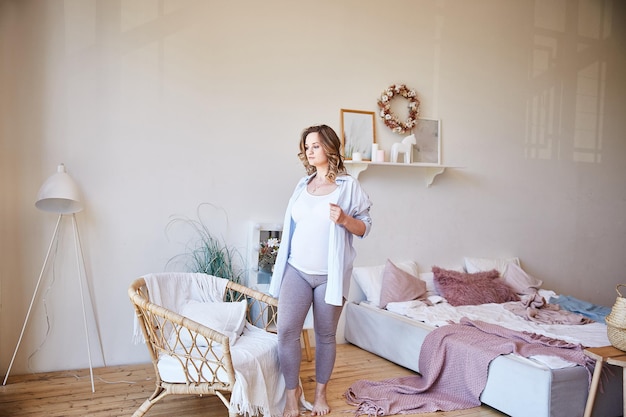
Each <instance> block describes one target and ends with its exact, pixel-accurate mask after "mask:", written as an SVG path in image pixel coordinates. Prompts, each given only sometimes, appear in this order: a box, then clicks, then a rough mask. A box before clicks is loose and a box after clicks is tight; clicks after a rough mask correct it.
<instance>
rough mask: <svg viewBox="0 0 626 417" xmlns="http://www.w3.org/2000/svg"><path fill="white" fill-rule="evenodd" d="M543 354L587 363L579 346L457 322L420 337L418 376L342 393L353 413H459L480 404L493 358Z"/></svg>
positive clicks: (363, 383)
mask: <svg viewBox="0 0 626 417" xmlns="http://www.w3.org/2000/svg"><path fill="white" fill-rule="evenodd" d="M509 353H516V354H518V355H520V356H524V357H529V356H533V355H549V356H557V357H560V358H563V359H565V360H567V361H570V362H574V363H576V364H579V365H582V366H585V367H586V368H587V370H588V371H589V376H590V377H591V369H592V367H593V362H592V361H591V360H590V359H589V358H587V357H586V356H585V354H584V353H583V348H582V347H581V345H578V344H572V343H568V342H564V341H561V340H557V339H551V338H548V337H545V336H541V335H537V334H531V333H525V332H517V331H514V330H510V329H507V328H504V327H501V326H498V325H495V324H488V323H484V322H480V321H470V320H469V319H467V318H463V319H461V321H460V323H459V324H450V325H448V326H443V327H439V328H437V329H435V330H433V331H432V332H430V333H429V334H428V335H427V336H426V338H425V339H424V344H423V345H422V349H421V353H420V357H419V369H420V370H423V371H422V375H412V376H406V377H400V378H391V379H386V380H382V381H378V382H376V381H365V380H360V381H357V382H355V383H354V384H352V385H351V386H350V388H348V390H347V391H346V393H345V397H346V400H347V402H348V404H351V405H356V406H358V407H357V409H356V411H355V415H357V416H360V415H368V416H385V415H393V414H417V413H430V412H435V411H451V410H460V409H466V408H472V407H478V406H479V405H480V395H481V393H482V392H483V390H484V388H485V385H486V383H487V373H488V369H489V364H490V363H491V361H492V360H493V359H495V358H496V357H497V356H499V355H505V354H509Z"/></svg>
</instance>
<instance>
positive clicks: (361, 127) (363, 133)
mask: <svg viewBox="0 0 626 417" xmlns="http://www.w3.org/2000/svg"><path fill="white" fill-rule="evenodd" d="M340 115H341V152H342V154H343V157H344V158H345V159H346V160H352V159H353V158H352V156H353V154H354V153H355V152H358V153H360V154H361V160H363V161H371V160H372V144H373V143H376V129H375V120H376V114H375V113H374V112H373V111H365V110H348V109H341V112H340Z"/></svg>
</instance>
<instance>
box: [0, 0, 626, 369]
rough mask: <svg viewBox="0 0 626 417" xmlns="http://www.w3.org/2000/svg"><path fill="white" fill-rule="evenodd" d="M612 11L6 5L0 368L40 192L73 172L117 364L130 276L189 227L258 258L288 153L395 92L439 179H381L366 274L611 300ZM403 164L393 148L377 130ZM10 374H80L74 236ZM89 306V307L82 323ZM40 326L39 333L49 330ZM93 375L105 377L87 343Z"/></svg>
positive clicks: (31, 278) (485, 0)
mask: <svg viewBox="0 0 626 417" xmlns="http://www.w3.org/2000/svg"><path fill="white" fill-rule="evenodd" d="M625 17H626V12H625V10H624V4H623V3H622V2H618V1H615V2H612V1H596V0H588V1H566V0H560V1H556V0H553V1H546V0H542V1H537V2H533V1H528V0H510V1H501V0H476V1H434V0H421V1H416V0H404V1H400V0H394V1H388V2H378V1H356V0H352V1H333V0H324V1H316V2H292V1H288V0H283V1H277V0H272V1H264V2H258V1H252V0H245V1H243V0H242V1H236V2H227V1H192V0H178V1H175V0H171V1H167V0H163V1H154V0H134V1H131V0H125V1H113V0H65V1H62V0H49V1H45V2H43V1H38V0H0V54H1V55H0V91H2V94H0V144H1V145H0V146H1V148H0V184H1V187H2V188H1V190H0V191H1V192H0V195H1V196H2V197H1V198H2V200H1V201H2V205H1V206H0V207H1V208H2V214H1V215H0V219H1V220H0V222H1V223H0V225H1V228H2V229H1V233H0V244H1V246H0V259H1V262H0V297H1V298H0V300H1V304H0V370H1V371H2V374H4V373H5V371H6V369H7V367H8V362H9V360H10V358H11V355H12V353H13V350H14V348H15V343H16V341H17V338H18V336H19V333H20V329H21V325H22V321H23V320H22V319H23V317H24V316H25V314H26V311H27V308H28V305H29V302H30V298H31V296H32V293H33V290H34V288H35V284H36V281H37V277H38V275H39V272H40V268H41V265H42V263H43V258H44V255H45V252H46V249H47V245H48V243H49V240H50V238H51V236H52V231H53V228H54V224H55V221H56V217H55V216H54V215H51V214H48V213H44V212H41V211H38V210H37V209H36V208H35V207H34V200H35V197H36V194H37V191H38V189H39V187H40V185H41V183H42V182H43V181H44V180H45V179H46V178H47V177H48V176H49V175H51V174H52V173H53V172H54V171H55V170H56V165H57V164H58V163H60V162H64V163H65V164H66V166H67V168H68V171H69V172H70V174H71V175H73V176H74V178H75V179H76V180H77V181H78V183H79V184H80V186H81V189H82V191H83V194H84V201H85V205H86V207H85V210H84V211H83V212H81V213H79V214H78V215H77V219H78V223H79V228H80V231H81V238H82V240H83V246H84V253H85V257H86V261H87V262H86V272H87V274H86V276H87V281H88V282H89V285H90V288H91V291H92V296H93V305H94V311H95V316H96V320H95V321H94V319H93V318H91V317H90V318H89V322H90V328H92V329H93V328H95V325H94V323H95V322H97V325H98V328H99V331H100V336H101V339H102V347H103V352H104V356H105V357H106V363H107V365H114V364H125V363H134V362H143V361H146V360H147V352H146V349H145V347H144V346H142V345H139V346H135V345H133V344H132V343H131V334H132V314H133V313H132V309H131V304H130V302H129V300H128V298H127V295H126V289H127V287H128V285H129V283H130V282H131V281H132V280H133V279H135V278H136V277H138V276H140V275H141V274H143V273H147V272H153V271H162V270H164V269H166V264H167V261H168V260H169V259H170V258H171V257H173V256H174V255H176V254H178V253H180V252H181V251H183V250H184V244H185V242H186V241H187V240H188V239H189V238H190V236H191V232H190V231H189V230H185V229H184V228H174V229H171V230H170V233H168V234H166V226H167V224H168V222H169V221H170V220H171V219H172V218H173V216H189V217H192V218H194V217H195V216H196V209H197V207H198V206H199V205H200V204H202V203H212V204H214V205H216V206H218V207H220V208H222V209H223V212H225V213H226V215H227V221H228V222H227V224H226V222H225V220H224V215H223V212H221V211H220V210H212V209H207V210H205V211H203V216H204V217H205V220H206V221H207V223H209V225H210V226H211V227H212V228H213V230H216V232H218V233H219V234H222V235H223V236H224V237H225V239H226V240H227V241H228V242H229V243H230V244H231V245H233V246H235V247H237V248H240V249H241V251H242V252H243V253H244V254H245V252H246V250H247V249H246V244H247V239H248V233H249V226H250V223H251V222H253V221H264V222H276V221H278V222H280V221H281V219H282V215H283V210H284V208H285V204H286V201H287V199H288V197H289V195H290V193H291V191H292V188H293V186H294V185H295V183H296V181H297V180H298V179H299V178H300V176H301V175H303V173H304V171H303V169H302V167H301V165H300V164H299V162H298V160H297V158H296V153H297V142H298V137H299V134H300V132H301V130H302V129H303V128H304V127H306V126H308V125H310V124H314V123H322V122H323V123H328V124H330V125H331V126H333V127H335V128H336V129H339V123H340V122H339V110H340V109H341V108H346V109H360V110H368V111H375V110H376V100H377V99H378V97H379V96H380V93H381V92H382V90H383V89H385V88H386V87H387V86H389V85H390V84H392V83H396V82H400V83H406V84H407V85H409V87H412V88H414V89H416V90H417V92H418V94H419V97H420V100H421V102H422V106H421V115H422V116H423V117H427V118H438V119H441V121H442V146H443V162H444V163H445V164H447V165H454V166H459V167H463V168H462V169H451V170H447V171H446V172H445V173H444V174H443V175H440V176H439V177H437V178H436V179H435V182H434V184H433V186H432V187H430V188H427V187H425V185H424V176H423V174H422V173H421V172H420V171H419V170H415V169H398V168H393V167H387V168H384V167H372V168H370V169H369V170H368V171H366V172H364V173H363V174H362V175H361V177H360V179H361V182H362V184H363V186H364V187H365V188H366V189H367V191H368V192H369V193H370V195H371V198H372V200H373V202H374V207H373V209H372V217H373V218H374V228H373V230H372V233H371V234H370V236H369V237H368V238H367V239H365V240H362V241H358V242H357V249H358V251H359V257H358V259H357V265H372V264H380V263H383V262H384V261H385V259H386V258H387V257H391V258H393V259H414V260H416V261H418V262H419V263H420V266H421V267H422V268H423V269H429V268H430V267H431V266H432V265H451V264H459V263H460V262H461V259H462V257H463V256H481V257H500V256H511V255H514V256H519V257H520V258H521V260H522V264H523V266H524V268H525V269H526V270H527V271H529V272H530V273H532V274H534V275H536V276H538V277H539V278H541V279H543V280H544V282H545V285H546V286H548V287H551V288H553V289H555V290H557V291H559V292H562V293H566V294H570V295H573V296H575V297H579V298H584V299H587V300H589V301H592V302H595V303H598V304H603V305H612V303H613V301H614V299H615V296H616V292H615V286H616V284H618V283H620V282H623V281H624V275H623V271H624V270H626V261H625V258H626V257H625V256H624V255H625V254H624V248H625V247H626V224H625V221H624V217H625V215H624V214H625V213H626V187H625V186H624V183H623V181H624V178H625V177H626V164H624V162H623V161H624V159H625V158H626V141H625V140H624V132H625V131H626V129H625V127H626V122H625V121H624V119H625V118H624V114H625V110H626V78H625V77H624V76H623V75H624V74H625V73H626V60H625V51H626V47H625V45H626V35H625V34H624V28H623V25H622V24H621V23H622V22H624V18H625ZM376 123H377V125H376V129H377V133H378V139H379V142H380V143H381V144H382V145H383V147H386V148H387V149H389V147H390V146H391V144H392V143H393V142H394V141H396V140H398V139H400V136H398V135H395V134H393V133H391V132H390V131H389V130H388V129H387V128H385V127H384V126H383V125H382V123H380V122H379V121H378V120H377V122H376ZM65 226H66V227H63V228H62V231H63V232H62V239H61V241H60V244H59V246H58V248H57V247H55V249H54V254H56V257H55V259H56V262H55V263H54V268H49V269H48V270H47V271H45V273H44V280H43V284H42V287H41V289H40V292H41V296H40V297H39V298H38V300H37V301H36V302H35V304H34V309H33V313H32V315H31V319H30V320H31V321H30V324H29V326H28V327H27V331H26V334H25V338H24V341H23V342H22V346H21V348H20V352H19V354H18V356H17V359H16V363H15V365H14V368H13V370H12V371H11V372H12V373H23V372H29V371H47V370H54V369H70V368H83V367H86V366H87V365H88V363H87V355H86V352H85V345H84V337H83V328H82V321H81V313H80V302H79V297H78V292H77V287H78V285H77V282H76V275H77V274H76V267H75V264H74V258H73V246H72V245H73V240H72V236H71V233H70V232H71V228H70V227H69V223H68V224H66V225H65ZM89 310H90V309H88V315H89V316H91V314H90V313H89ZM47 323H49V324H47ZM92 356H93V358H94V366H99V365H101V364H102V360H101V355H100V349H99V347H98V346H97V343H96V342H95V338H94V335H93V331H92Z"/></svg>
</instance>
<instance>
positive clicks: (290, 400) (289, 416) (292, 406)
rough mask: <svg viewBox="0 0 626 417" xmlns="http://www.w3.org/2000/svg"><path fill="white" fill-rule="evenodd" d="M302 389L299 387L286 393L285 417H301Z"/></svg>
mask: <svg viewBox="0 0 626 417" xmlns="http://www.w3.org/2000/svg"><path fill="white" fill-rule="evenodd" d="M301 395H302V389H301V388H300V387H299V386H298V387H296V388H294V389H288V390H287V391H285V396H286V398H285V410H284V411H283V417H298V416H299V415H300V396H301Z"/></svg>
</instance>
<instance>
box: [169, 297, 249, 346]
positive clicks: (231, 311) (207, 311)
mask: <svg viewBox="0 0 626 417" xmlns="http://www.w3.org/2000/svg"><path fill="white" fill-rule="evenodd" d="M247 307H248V304H247V302H246V300H243V301H239V302H215V303H210V302H209V303H201V302H199V301H195V300H189V301H187V302H186V303H185V304H184V305H183V308H182V310H181V312H180V315H181V316H185V317H187V318H189V319H191V320H193V321H195V322H198V323H200V324H202V325H204V326H206V327H208V328H210V329H213V330H216V331H218V332H220V333H222V334H224V335H226V336H228V338H229V339H230V345H231V346H232V345H234V344H235V342H236V341H237V339H238V338H239V336H241V334H242V333H243V329H244V327H245V325H246V310H247ZM180 339H181V342H182V343H183V344H184V345H185V346H191V344H192V340H191V335H190V334H189V332H181V335H180ZM200 339H203V338H198V340H196V343H198V342H199V341H200Z"/></svg>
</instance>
